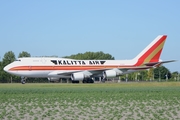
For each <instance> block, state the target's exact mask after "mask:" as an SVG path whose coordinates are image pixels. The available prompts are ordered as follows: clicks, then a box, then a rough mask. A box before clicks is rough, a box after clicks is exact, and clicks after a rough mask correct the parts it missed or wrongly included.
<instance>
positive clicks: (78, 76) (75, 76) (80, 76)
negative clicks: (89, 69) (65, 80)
mask: <svg viewBox="0 0 180 120" xmlns="http://www.w3.org/2000/svg"><path fill="white" fill-rule="evenodd" d="M88 77H89V76H87V75H85V74H83V73H73V74H72V75H71V80H72V81H79V80H84V79H85V78H88Z"/></svg>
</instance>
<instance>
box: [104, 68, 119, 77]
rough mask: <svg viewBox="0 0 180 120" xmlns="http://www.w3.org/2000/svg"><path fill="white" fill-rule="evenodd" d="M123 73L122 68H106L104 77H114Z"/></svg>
mask: <svg viewBox="0 0 180 120" xmlns="http://www.w3.org/2000/svg"><path fill="white" fill-rule="evenodd" d="M121 74H122V71H120V70H106V71H104V72H103V77H104V78H112V77H117V76H119V75H121Z"/></svg>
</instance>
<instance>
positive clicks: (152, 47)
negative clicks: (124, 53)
mask: <svg viewBox="0 0 180 120" xmlns="http://www.w3.org/2000/svg"><path fill="white" fill-rule="evenodd" d="M166 38H167V35H159V36H157V37H156V38H155V39H154V40H153V41H152V42H151V43H150V44H149V45H148V46H147V47H146V48H145V49H144V50H143V51H142V52H141V53H139V54H138V55H137V56H136V57H135V58H134V60H137V63H136V64H135V65H136V66H139V65H142V64H144V63H151V62H159V58H160V55H161V52H162V49H163V46H164V43H165V41H166Z"/></svg>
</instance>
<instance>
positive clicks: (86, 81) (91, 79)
mask: <svg viewBox="0 0 180 120" xmlns="http://www.w3.org/2000/svg"><path fill="white" fill-rule="evenodd" d="M82 83H94V80H93V78H87V79H84V80H83V81H82Z"/></svg>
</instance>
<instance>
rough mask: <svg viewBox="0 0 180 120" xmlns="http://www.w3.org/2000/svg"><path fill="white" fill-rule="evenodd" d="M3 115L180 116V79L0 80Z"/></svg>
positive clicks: (38, 118) (105, 119)
mask: <svg viewBox="0 0 180 120" xmlns="http://www.w3.org/2000/svg"><path fill="white" fill-rule="evenodd" d="M0 119H5V120H8V119H9V120H12V119H13V120H22V119H23V120H49V119H52V120H63V119H64V120H67V119H72V120H76V119H77V120H79V119H82V120H83V119H84V120H87V119H90V120H91V119H92V120H120V119H122V120H125V119H128V120H129V119H143V120H148V119H156V120H157V119H158V120H160V119H162V120H166V119H167V120H169V119H180V82H153V83H150V82H147V83H116V84H107V83H106V84H59V83H54V84H49V83H46V84H29V83H27V84H25V85H22V84H0Z"/></svg>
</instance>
